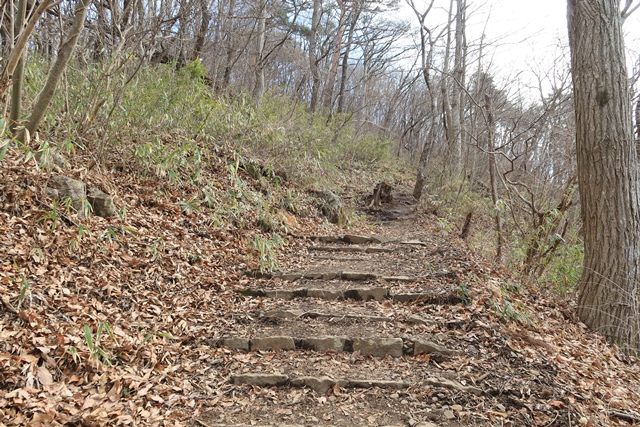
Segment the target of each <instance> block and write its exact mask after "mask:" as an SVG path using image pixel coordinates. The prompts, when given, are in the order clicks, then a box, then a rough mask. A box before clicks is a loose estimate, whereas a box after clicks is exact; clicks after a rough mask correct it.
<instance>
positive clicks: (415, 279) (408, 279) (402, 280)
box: [382, 276, 419, 283]
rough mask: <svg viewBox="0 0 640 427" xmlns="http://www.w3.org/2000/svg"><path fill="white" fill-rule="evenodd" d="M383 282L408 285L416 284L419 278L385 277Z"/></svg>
mask: <svg viewBox="0 0 640 427" xmlns="http://www.w3.org/2000/svg"><path fill="white" fill-rule="evenodd" d="M382 280H384V281H385V282H406V283H410V282H416V281H418V280H419V279H418V278H417V277H411V276H384V277H383V278H382Z"/></svg>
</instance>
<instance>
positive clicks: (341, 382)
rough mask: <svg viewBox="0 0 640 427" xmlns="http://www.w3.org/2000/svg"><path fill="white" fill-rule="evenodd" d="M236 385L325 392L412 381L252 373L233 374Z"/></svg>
mask: <svg viewBox="0 0 640 427" xmlns="http://www.w3.org/2000/svg"><path fill="white" fill-rule="evenodd" d="M231 383H232V384H234V385H253V386H258V387H283V386H290V387H308V388H310V389H312V390H313V391H315V392H317V393H320V394H325V393H326V392H327V391H329V390H330V389H333V388H334V387H336V386H339V387H340V388H344V389H348V388H383V389H393V390H401V389H406V388H409V387H411V385H412V384H411V383H409V382H404V381H394V380H377V379H350V378H344V379H335V380H334V379H332V378H331V377H328V376H321V377H312V376H305V377H290V376H288V375H283V374H263V373H250V374H239V375H232V376H231Z"/></svg>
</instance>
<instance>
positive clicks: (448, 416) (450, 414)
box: [443, 409, 456, 421]
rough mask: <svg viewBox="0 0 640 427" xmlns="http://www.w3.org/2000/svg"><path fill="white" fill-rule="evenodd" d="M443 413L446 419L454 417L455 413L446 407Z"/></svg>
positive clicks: (453, 418) (449, 419)
mask: <svg viewBox="0 0 640 427" xmlns="http://www.w3.org/2000/svg"><path fill="white" fill-rule="evenodd" d="M443 415H444V417H445V418H446V419H447V420H448V421H451V420H455V419H456V414H454V413H453V411H451V410H448V409H447V410H446V411H444V413H443Z"/></svg>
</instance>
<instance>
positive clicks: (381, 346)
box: [209, 335, 462, 360]
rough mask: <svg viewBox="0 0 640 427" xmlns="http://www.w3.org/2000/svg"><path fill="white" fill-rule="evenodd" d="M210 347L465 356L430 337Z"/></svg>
mask: <svg viewBox="0 0 640 427" xmlns="http://www.w3.org/2000/svg"><path fill="white" fill-rule="evenodd" d="M209 344H210V345H212V346H216V347H224V348H227V349H231V350H243V351H292V350H310V351H316V352H321V353H326V352H345V353H352V352H359V353H360V354H361V355H362V356H372V357H386V356H390V357H401V356H404V355H410V356H417V355H420V354H429V355H431V356H432V358H434V360H446V359H449V358H453V357H456V356H459V355H461V354H462V352H460V351H457V350H452V349H449V348H447V347H445V346H443V345H441V344H439V343H437V342H435V341H433V340H432V339H430V338H426V337H417V338H405V337H402V338H401V337H348V336H336V335H320V336H308V337H294V336H288V335H277V336H258V337H253V338H247V337H238V336H227V337H220V338H213V339H211V340H210V341H209Z"/></svg>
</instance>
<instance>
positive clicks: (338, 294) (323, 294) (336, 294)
mask: <svg viewBox="0 0 640 427" xmlns="http://www.w3.org/2000/svg"><path fill="white" fill-rule="evenodd" d="M307 295H308V296H309V298H318V299H324V300H336V299H341V298H343V297H344V293H343V292H342V291H339V290H329V289H308V290H307Z"/></svg>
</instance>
